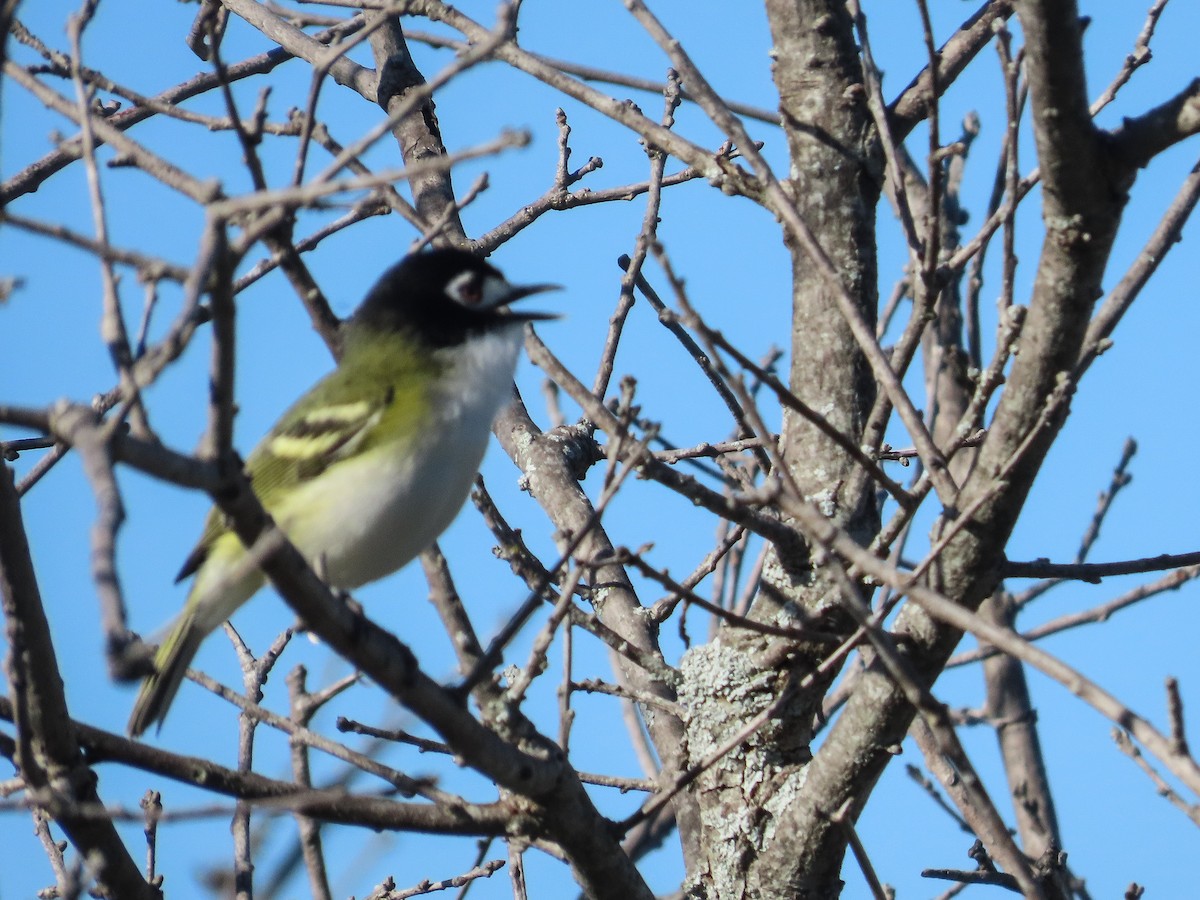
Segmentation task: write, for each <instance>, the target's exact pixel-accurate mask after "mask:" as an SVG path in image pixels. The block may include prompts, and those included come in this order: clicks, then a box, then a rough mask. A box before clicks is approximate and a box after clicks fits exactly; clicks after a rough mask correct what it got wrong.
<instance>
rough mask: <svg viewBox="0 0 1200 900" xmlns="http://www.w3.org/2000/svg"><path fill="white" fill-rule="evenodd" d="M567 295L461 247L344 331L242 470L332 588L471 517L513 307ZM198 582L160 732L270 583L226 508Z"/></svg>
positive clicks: (512, 356)
mask: <svg viewBox="0 0 1200 900" xmlns="http://www.w3.org/2000/svg"><path fill="white" fill-rule="evenodd" d="M558 288H559V286H558V285H553V284H532V285H513V284H509V282H508V281H506V280H505V278H504V276H503V275H501V274H500V272H499V270H497V269H496V268H495V267H494V266H492V265H491V264H489V263H488V262H485V261H484V260H483V259H481V258H480V257H478V256H476V255H474V254H472V253H469V252H467V251H465V250H461V249H458V248H440V249H433V250H427V251H423V252H418V253H413V254H410V255H408V256H406V257H405V258H404V259H402V260H401V261H400V262H399V263H397V264H395V265H393V266H392V267H391V268H390V269H388V270H387V271H386V272H385V273H384V274H383V275H382V276H381V277H380V278H379V280H378V281H377V282H376V283H375V285H374V286H373V287H372V288H371V290H370V291H369V292H368V293H367V296H366V298H365V299H364V300H363V302H362V303H361V305H360V306H359V307H358V308H357V309H356V310H355V312H354V313H353V315H352V316H351V317H350V318H349V319H347V320H346V321H345V322H344V323H343V325H342V328H341V336H342V354H341V358H340V360H339V361H338V364H337V367H336V368H335V369H334V370H333V371H332V372H330V373H329V374H328V375H326V376H325V377H324V378H322V379H321V380H320V381H318V382H317V383H316V384H315V385H313V387H312V388H310V389H309V390H308V391H307V392H306V393H305V394H303V395H302V396H301V397H300V398H299V399H298V400H297V401H296V402H295V403H294V404H293V405H292V406H291V407H290V408H289V409H288V410H287V411H286V412H285V413H284V414H283V415H282V416H281V417H280V419H279V420H278V421H277V422H276V423H275V425H274V426H273V427H272V428H271V429H270V430H269V431H268V432H267V433H266V435H265V436H264V437H263V438H262V440H261V441H259V443H258V444H257V445H256V446H255V448H254V449H253V451H252V452H251V453H250V455H249V456H248V457H247V458H246V461H245V471H246V474H247V475H248V477H249V480H250V485H251V488H252V489H253V491H254V493H255V494H256V495H257V497H258V499H259V500H260V501H261V502H262V505H263V507H264V508H265V509H266V511H267V512H268V513H269V514H270V515H271V517H272V518H273V519H274V521H275V524H276V525H277V526H278V527H279V528H280V530H281V531H282V532H283V533H284V534H286V535H287V537H288V539H289V540H290V541H291V542H292V543H293V544H294V545H295V547H296V548H297V549H298V550H299V551H300V553H301V554H302V555H303V556H304V557H305V558H306V559H307V560H308V561H309V562H310V564H312V565H313V567H314V570H316V571H317V572H318V573H320V574H322V576H323V577H324V578H325V579H326V581H327V582H328V583H329V584H330V586H332V587H334V588H337V589H342V590H351V589H354V588H357V587H360V586H361V585H364V584H367V583H369V582H372V581H377V580H378V579H380V578H383V577H384V576H385V575H389V574H391V573H392V572H395V571H396V570H398V569H400V568H401V567H402V566H404V565H405V564H406V563H408V562H409V561H411V560H412V559H413V558H414V557H416V556H417V555H418V554H419V553H421V552H422V551H423V550H425V549H426V548H427V547H428V546H429V545H430V544H432V543H433V542H434V541H435V540H436V539H437V537H438V536H439V535H440V534H441V533H442V531H444V530H445V529H446V528H447V526H449V524H450V523H451V521H453V519H454V517H455V516H456V515H457V514H458V511H459V510H460V509H461V508H462V505H463V503H464V502H465V500H466V498H467V495H468V494H469V493H470V489H471V485H472V484H473V482H474V479H475V475H476V473H477V472H478V471H479V465H480V463H481V462H482V460H483V456H484V451H485V449H486V448H487V443H488V437H489V434H490V431H491V426H492V422H493V420H494V419H495V418H496V416H497V414H498V413H499V411H500V410H501V408H503V407H504V406H505V405H506V403H507V402H509V401H510V400H511V398H512V381H513V376H514V374H515V371H516V365H517V356H518V353H519V351H520V348H521V344H522V340H523V334H524V326H525V324H526V323H527V322H535V321H539V320H544V319H553V318H557V316H555V315H552V314H547V313H538V312H526V311H517V310H514V309H510V308H509V304H511V303H513V302H514V301H516V300H520V299H522V298H524V297H528V296H530V295H532V294H539V293H542V292H544V291H549V290H557V289H558ZM189 576H191V577H192V578H193V580H192V584H191V587H190V589H189V591H188V595H187V600H186V602H185V604H184V608H183V611H182V613H180V615H179V616H178V617H177V618H176V619H175V620H174V622H173V623H172V625H171V626H170V629H169V631H168V632H167V634H166V637H165V639H164V640H163V641H162V643H161V644H160V645H159V648H158V650H157V651H156V653H155V656H154V661H153V667H154V671H153V672H152V673H151V674H150V675H148V676H146V677H145V678H144V679H143V681H142V684H141V688H140V690H139V692H138V696H137V699H136V701H135V702H134V706H133V711H132V713H131V715H130V718H129V724H128V732H129V734H130V735H131V736H134V737H138V736H140V735H142V734H143V733H144V732H145V731H146V730H147V729H148V728H149V727H150V726H151V725H153V724H155V723H158V724H159V727H161V723H162V721H163V719H164V717H165V716H166V714H167V711H168V709H169V708H170V705H171V702H172V700H174V698H175V695H176V693H177V692H178V691H179V688H180V685H181V684H182V682H183V678H184V675H185V674H186V672H187V668H188V666H189V664H190V663H191V661H192V659H193V657H195V655H196V652H197V651H198V650H199V648H200V645H201V642H202V641H203V640H204V638H205V637H207V636H208V635H209V634H210V633H211V632H212V631H214V630H215V629H216V628H218V627H220V626H221V625H222V624H223V623H224V622H225V621H226V620H227V619H228V618H229V617H230V616H231V615H233V613H234V611H236V610H237V609H238V608H239V607H241V606H242V604H244V603H245V602H246V601H247V600H249V599H250V598H251V597H252V596H253V595H254V594H255V593H256V592H257V591H258V590H259V588H261V587H262V586H263V584H264V583H265V578H264V576H263V574H262V572H261V571H259V570H258V569H257V568H255V567H254V566H253V564H252V563H250V562H249V560H248V559H247V556H246V549H245V547H243V545H242V543H241V541H240V539H239V538H238V536H237V535H236V534H235V533H234V532H233V531H232V530H231V528H230V527H229V525H228V523H227V522H226V520H225V518H224V517H223V516H222V514H221V512H220V510H218V509H217V508H216V507H214V508H213V509H212V510H211V511H210V512H209V514H208V518H207V520H206V522H205V526H204V531H203V534H202V536H201V537H200V540H199V542H198V543H197V544H196V547H195V549H194V550H193V551H192V552H191V554H190V555H189V556H188V557H187V559H186V561H185V562H184V564H183V568H182V569H181V570H180V572H179V575H178V577H177V578H176V582H179V581H182V580H184V579H186V578H188V577H189Z"/></svg>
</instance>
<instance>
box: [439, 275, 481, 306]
mask: <svg viewBox="0 0 1200 900" xmlns="http://www.w3.org/2000/svg"><path fill="white" fill-rule="evenodd" d="M446 294H447V296H449V297H450V299H451V300H453V301H454V302H455V303H461V304H462V305H463V306H478V305H479V304H480V303H481V302H482V301H483V279H482V278H481V277H480V276H479V274H478V273H477V272H463V273H462V274H461V275H458V276H456V277H454V278H452V279H451V280H450V283H449V284H447V285H446Z"/></svg>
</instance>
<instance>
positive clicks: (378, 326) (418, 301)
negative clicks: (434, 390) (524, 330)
mask: <svg viewBox="0 0 1200 900" xmlns="http://www.w3.org/2000/svg"><path fill="white" fill-rule="evenodd" d="M557 289H558V285H554V284H533V285H513V284H509V283H508V282H507V281H506V280H505V279H504V276H503V275H501V274H500V271H499V270H498V269H497V268H496V267H495V266H493V265H491V264H490V263H487V262H485V261H484V260H482V259H480V258H479V257H478V256H475V255H474V254H472V253H468V252H467V251H465V250H458V249H455V248H451V247H447V248H442V249H438V250H429V251H426V252H424V253H413V254H411V255H409V256H406V257H405V258H404V259H402V260H401V261H400V262H398V263H397V264H396V265H394V266H392V267H391V268H390V269H388V270H387V271H386V272H384V273H383V275H382V276H381V277H380V279H379V281H377V282H376V283H375V286H374V287H372V288H371V290H370V291H369V292H368V293H367V296H366V299H365V300H363V302H362V305H361V306H359V308H358V310H357V311H356V312H355V313H354V315H353V316H352V317H351V319H350V321H349V323H348V324H349V326H350V327H351V328H358V327H361V328H363V329H365V330H367V331H371V332H378V331H384V332H387V331H408V332H411V333H413V334H415V335H418V336H420V338H421V339H422V340H423V341H427V342H429V343H430V344H432V345H433V346H436V347H451V346H454V345H456V344H461V343H462V342H463V341H464V340H466V339H467V338H468V337H470V336H471V335H475V334H481V333H484V332H487V331H490V330H492V329H495V328H500V327H504V326H508V325H512V324H514V323H517V322H533V321H538V320H541V319H553V318H556V316H554V315H552V314H548V313H538V312H518V311H516V310H510V309H508V308H507V307H508V304H510V303H512V302H514V301H516V300H520V299H521V298H522V297H528V296H530V295H531V294H539V293H541V292H543V291H551V290H557Z"/></svg>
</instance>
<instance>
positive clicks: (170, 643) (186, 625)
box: [127, 610, 211, 737]
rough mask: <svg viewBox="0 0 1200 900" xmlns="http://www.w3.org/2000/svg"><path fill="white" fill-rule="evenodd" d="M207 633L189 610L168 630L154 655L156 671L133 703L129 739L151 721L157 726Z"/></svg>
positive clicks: (143, 729) (143, 684)
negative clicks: (156, 723)
mask: <svg viewBox="0 0 1200 900" xmlns="http://www.w3.org/2000/svg"><path fill="white" fill-rule="evenodd" d="M209 631H211V629H205V628H204V627H203V624H202V623H200V622H199V621H197V617H196V616H195V615H193V614H191V611H190V610H185V611H184V613H183V615H181V616H180V617H179V621H178V622H176V623H175V625H174V626H173V627H172V628H171V633H170V634H168V635H167V638H166V640H164V641H163V642H162V646H160V647H159V648H158V652H157V653H156V654H154V668H155V670H156V671H155V672H154V674H153V675H148V676H147V677H146V679H145V680H144V681H143V682H142V687H141V690H139V691H138V695H137V700H136V701H135V702H134V704H133V712H132V713H131V714H130V716H129V725H128V726H127V730H128V732H129V734H130V735H131V736H132V737H138V736H140V735H141V734H142V732H144V731H145V730H146V729H147V728H149V727H150V726H151V725H153V724H154V723H155V722H158V723H160V724H161V722H162V720H163V719H164V718H165V717H166V715H167V710H169V709H170V708H171V701H172V700H174V699H175V694H176V693H178V691H179V686H180V685H181V684H183V676H184V675H186V674H187V670H188V666H189V665H190V664H191V662H192V658H193V657H195V655H196V652H197V651H198V650H199V649H200V643H201V641H203V640H204V638H205V637H207V636H208V632H209Z"/></svg>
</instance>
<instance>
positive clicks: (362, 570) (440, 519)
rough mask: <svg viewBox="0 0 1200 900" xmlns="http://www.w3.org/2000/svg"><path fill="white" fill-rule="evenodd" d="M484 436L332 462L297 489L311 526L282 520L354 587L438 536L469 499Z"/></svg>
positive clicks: (319, 566)
mask: <svg viewBox="0 0 1200 900" xmlns="http://www.w3.org/2000/svg"><path fill="white" fill-rule="evenodd" d="M487 438H488V432H487V431H482V433H481V434H480V435H479V436H478V437H474V438H472V439H463V438H462V436H461V435H459V436H458V438H457V439H452V438H448V439H446V440H435V441H432V442H430V441H428V440H422V441H421V443H422V444H423V446H422V448H421V449H420V450H418V451H416V452H414V450H413V448H412V447H411V446H409V447H404V446H396V445H391V446H383V447H378V448H375V449H373V450H371V451H369V452H367V453H365V454H363V457H362V458H361V459H355V460H348V461H346V462H345V463H343V464H341V465H338V466H334V467H331V468H330V469H328V470H327V471H326V472H324V473H323V474H322V476H321V477H320V478H318V479H316V481H314V483H313V484H311V485H309V486H307V487H306V488H305V489H304V491H303V492H302V493H303V494H304V495H305V496H297V498H296V500H297V508H298V509H306V510H309V511H316V510H319V511H321V513H320V514H318V515H317V516H310V514H309V513H306V514H305V516H304V518H305V520H306V525H305V526H303V527H297V526H294V525H293V524H292V523H290V522H289V521H288V519H290V518H291V517H290V516H287V515H286V514H284V515H281V516H279V519H280V524H281V525H282V527H283V529H284V531H286V532H287V534H288V537H289V538H291V540H292V542H293V543H294V544H295V545H296V547H297V548H298V549H299V550H300V552H301V553H302V554H303V555H304V556H305V557H306V558H307V559H308V560H309V561H310V562H311V563H312V565H313V567H314V568H315V569H316V570H317V571H318V572H319V573H321V574H322V575H323V576H324V577H325V578H326V579H327V580H328V581H329V583H330V584H332V585H334V586H336V587H340V588H356V587H358V586H360V585H362V584H366V583H367V582H370V581H375V580H376V579H379V578H382V577H384V576H385V575H389V574H391V573H392V572H395V571H396V570H397V569H399V568H400V567H401V566H404V565H405V564H406V563H408V562H409V561H410V560H412V559H413V558H414V557H416V556H417V554H419V553H420V552H421V551H422V550H424V549H425V548H426V547H428V546H429V545H430V544H432V543H433V541H434V540H436V539H437V537H438V535H439V534H441V533H442V532H443V531H444V530H445V529H446V528H447V527H448V526H449V525H450V523H451V522H452V521H453V520H454V517H455V516H456V515H457V514H458V511H459V509H461V508H462V505H463V501H464V500H466V498H467V495H468V493H469V492H470V489H471V484H472V482H473V481H474V478H475V474H476V472H478V470H479V464H480V462H481V461H482V459H483V453H484V450H485V449H486V447H487Z"/></svg>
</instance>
